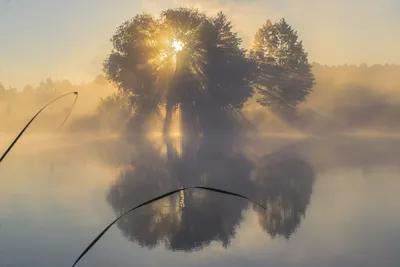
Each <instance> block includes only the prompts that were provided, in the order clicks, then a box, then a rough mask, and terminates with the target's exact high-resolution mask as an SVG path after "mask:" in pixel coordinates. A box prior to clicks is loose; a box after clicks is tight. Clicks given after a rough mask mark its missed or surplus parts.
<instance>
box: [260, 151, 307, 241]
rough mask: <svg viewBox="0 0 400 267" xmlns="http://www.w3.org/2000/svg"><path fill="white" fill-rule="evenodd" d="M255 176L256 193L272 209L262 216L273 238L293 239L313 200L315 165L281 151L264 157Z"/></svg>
mask: <svg viewBox="0 0 400 267" xmlns="http://www.w3.org/2000/svg"><path fill="white" fill-rule="evenodd" d="M255 178H256V192H255V194H256V196H257V198H258V200H259V201H261V204H262V205H264V206H265V207H266V208H267V210H268V211H267V212H266V214H264V215H263V216H260V217H259V221H260V224H261V226H262V227H263V228H264V230H265V231H266V232H267V233H269V234H270V235H271V236H272V237H276V236H284V237H285V238H290V236H291V235H292V234H293V232H294V231H295V230H296V228H297V227H298V226H299V225H300V222H301V220H302V218H303V217H304V216H305V212H306V208H307V205H308V204H309V201H310V196H311V193H312V185H313V182H314V179H315V178H314V171H313V169H312V167H311V166H310V165H309V164H308V163H307V162H306V161H304V160H303V159H301V158H299V157H297V156H294V155H292V154H286V153H281V154H279V153H278V154H273V155H268V156H265V157H263V158H262V159H261V160H260V162H259V166H258V168H257V171H256V177H255Z"/></svg>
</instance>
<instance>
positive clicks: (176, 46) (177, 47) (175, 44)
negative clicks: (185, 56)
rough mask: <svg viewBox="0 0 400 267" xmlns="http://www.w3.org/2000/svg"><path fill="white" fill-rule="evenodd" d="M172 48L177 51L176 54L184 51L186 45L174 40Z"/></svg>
mask: <svg viewBox="0 0 400 267" xmlns="http://www.w3.org/2000/svg"><path fill="white" fill-rule="evenodd" d="M172 47H173V48H174V49H175V52H179V51H182V49H183V48H184V47H185V44H184V43H182V42H181V41H178V40H173V42H172Z"/></svg>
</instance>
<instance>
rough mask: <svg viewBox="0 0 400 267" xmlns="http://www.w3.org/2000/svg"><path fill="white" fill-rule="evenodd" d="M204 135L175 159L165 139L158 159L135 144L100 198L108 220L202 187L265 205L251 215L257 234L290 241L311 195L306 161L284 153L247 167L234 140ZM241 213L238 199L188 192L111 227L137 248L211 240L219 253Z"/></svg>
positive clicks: (195, 246) (193, 245)
mask: <svg viewBox="0 0 400 267" xmlns="http://www.w3.org/2000/svg"><path fill="white" fill-rule="evenodd" d="M214 129H215V128H214ZM188 132H189V131H188ZM205 132H206V135H204V136H202V137H199V136H198V135H194V136H189V137H187V138H188V139H189V140H190V141H191V142H192V143H195V144H196V146H193V145H186V146H185V148H183V149H182V150H183V151H182V153H178V151H177V150H176V149H174V146H173V144H172V141H171V139H165V140H164V141H165V142H167V145H166V147H167V153H166V157H163V156H162V155H161V154H160V153H159V151H158V150H157V149H156V148H155V147H154V146H151V145H150V143H149V141H146V139H144V138H143V139H140V140H137V143H136V145H135V146H134V147H135V151H136V155H137V156H136V157H133V160H132V162H131V164H129V165H128V166H125V167H123V168H122V169H121V172H120V173H119V175H118V177H117V178H116V181H115V183H114V184H113V185H112V186H111V188H110V191H109V194H108V201H109V203H110V205H111V206H112V207H113V209H114V211H115V212H116V214H117V215H121V214H122V213H124V212H125V211H127V210H128V209H130V208H131V207H132V206H134V205H135V204H138V203H141V202H144V201H146V200H149V199H151V198H154V197H156V196H158V195H161V194H163V193H165V192H168V191H171V190H174V189H177V188H179V187H181V186H185V187H188V186H194V185H200V186H209V187H215V188H221V189H224V190H228V191H232V192H236V193H239V194H243V195H246V196H249V197H250V198H252V199H254V200H256V201H257V202H259V203H260V204H262V205H264V206H266V207H267V209H268V211H267V212H261V211H260V210H259V209H256V208H254V209H255V210H256V211H257V212H258V217H259V223H260V225H261V227H262V228H263V229H264V230H265V231H266V232H267V233H268V234H269V235H270V236H271V237H272V238H274V237H276V236H283V237H285V238H287V239H288V238H290V236H291V235H292V234H293V233H294V231H295V230H296V228H297V227H298V226H299V225H300V223H301V221H302V219H303V218H304V216H305V212H306V208H307V206H308V204H309V201H310V196H311V193H312V186H313V182H314V171H313V169H312V167H311V166H310V165H309V164H308V162H307V161H306V160H305V159H303V158H302V157H301V156H300V154H299V153H296V152H295V149H293V148H291V149H282V150H280V151H278V152H275V153H272V154H270V155H266V156H264V157H262V158H261V159H260V160H259V161H257V162H256V163H253V162H252V161H250V160H249V159H248V158H247V157H246V156H245V155H244V154H242V153H240V152H237V151H236V150H235V146H234V143H235V142H234V140H235V138H234V137H231V138H228V137H229V135H227V134H226V133H223V134H218V133H216V132H213V134H210V133H209V131H205ZM183 143H185V140H183ZM183 145H184V144H183ZM252 174H253V175H254V176H252ZM248 207H249V205H248V203H247V202H245V201H243V200H241V199H235V198H233V197H230V196H221V195H219V194H217V193H214V192H208V191H202V190H196V189H193V190H189V191H185V192H184V193H181V194H177V195H173V196H171V197H168V198H167V199H165V200H162V201H158V202H156V203H154V204H152V205H147V206H145V207H142V208H141V209H140V210H138V211H137V212H134V213H133V214H131V215H128V216H126V217H124V218H123V219H121V220H120V221H119V222H118V224H117V226H118V228H119V229H120V230H121V231H122V233H123V235H124V236H125V237H126V238H128V239H129V240H130V241H132V242H136V243H138V244H139V245H140V246H143V247H148V248H153V247H155V246H158V245H164V246H165V247H166V248H167V249H169V250H172V251H186V252H189V251H194V250H201V249H203V248H205V247H206V246H209V245H210V244H211V242H213V241H214V242H218V243H220V244H221V245H222V246H223V247H225V248H226V247H228V246H229V244H230V242H231V240H232V238H234V237H235V232H236V229H237V227H238V226H239V225H240V223H241V221H242V213H243V211H244V210H245V209H247V208H248Z"/></svg>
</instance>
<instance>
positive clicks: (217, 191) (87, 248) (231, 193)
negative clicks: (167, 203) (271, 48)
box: [72, 186, 267, 267]
mask: <svg viewBox="0 0 400 267" xmlns="http://www.w3.org/2000/svg"><path fill="white" fill-rule="evenodd" d="M189 189H202V190H207V191H212V192H216V193H220V194H224V195H230V196H235V197H239V198H242V199H245V200H247V201H249V202H251V203H253V204H256V205H258V206H259V207H261V208H262V209H264V210H267V209H266V208H265V207H264V206H262V205H260V204H258V203H257V202H255V201H253V200H251V199H249V198H248V197H246V196H243V195H241V194H237V193H233V192H229V191H226V190H222V189H217V188H212V187H205V186H192V187H183V188H180V189H176V190H173V191H170V192H168V193H165V194H163V195H161V196H158V197H155V198H153V199H151V200H149V201H146V202H143V203H142V204H140V205H137V206H135V207H133V208H132V209H130V210H128V211H126V212H125V213H123V214H122V215H121V216H119V217H118V218H116V219H115V220H114V221H112V222H111V223H110V224H109V225H107V227H106V228H104V230H103V231H101V233H100V234H99V235H97V236H96V238H95V239H94V240H93V241H92V242H91V243H90V244H89V246H87V247H86V249H85V250H84V251H83V252H82V253H81V255H79V257H78V258H77V260H76V261H75V262H74V264H73V265H72V267H75V266H76V264H78V262H79V261H80V260H81V259H82V258H83V256H85V255H86V253H88V252H89V250H90V249H92V248H93V246H94V245H95V244H96V243H97V242H98V241H99V240H100V238H101V237H102V236H103V235H104V234H105V233H106V232H107V231H108V230H109V229H110V228H111V226H113V225H114V224H115V223H116V222H118V221H119V220H120V219H121V218H123V217H125V216H126V215H127V214H129V213H131V212H132V211H134V210H136V209H138V208H140V207H143V206H145V205H148V204H151V203H153V202H156V201H158V200H161V199H163V198H166V197H168V196H171V195H173V194H176V193H178V192H181V191H185V190H189Z"/></svg>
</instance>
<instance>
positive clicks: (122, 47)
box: [104, 8, 252, 116]
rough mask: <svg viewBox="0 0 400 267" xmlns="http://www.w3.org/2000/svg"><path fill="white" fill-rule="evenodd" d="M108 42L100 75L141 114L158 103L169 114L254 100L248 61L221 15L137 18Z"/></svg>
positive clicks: (174, 13)
mask: <svg viewBox="0 0 400 267" xmlns="http://www.w3.org/2000/svg"><path fill="white" fill-rule="evenodd" d="M111 40H112V43H113V49H112V51H111V54H110V55H109V56H108V58H107V59H106V60H105V62H104V71H105V73H106V75H107V77H108V78H109V79H110V80H111V81H112V82H114V83H115V84H116V85H117V86H118V87H119V88H120V90H121V91H123V92H129V93H131V94H132V95H133V98H132V99H133V101H134V103H135V105H136V106H137V109H138V110H140V111H144V112H145V113H150V112H154V111H155V110H156V109H158V108H159V107H160V106H161V105H162V104H166V105H167V113H168V112H169V110H170V109H173V108H175V107H177V106H179V105H192V106H196V107H197V108H196V109H197V112H201V109H204V108H207V107H208V106H209V105H215V106H217V107H218V108H227V107H230V108H235V109H240V108H241V107H242V106H243V103H244V102H245V101H246V100H247V99H248V97H250V96H251V95H252V87H251V86H250V63H249V60H248V59H247V58H246V53H245V50H243V49H241V48H240V43H241V39H240V38H239V37H238V36H237V34H236V33H235V32H233V31H232V24H231V23H230V22H229V21H228V20H227V19H226V17H225V15H223V14H222V13H219V14H218V15H217V16H216V17H208V16H206V15H205V14H203V13H201V12H199V11H198V10H196V9H187V8H178V9H168V10H166V11H164V12H162V13H161V15H160V17H159V18H154V17H152V16H151V15H148V14H140V15H137V16H136V17H134V18H133V19H131V20H129V21H126V22H125V23H123V24H122V25H121V26H120V27H119V28H118V30H117V32H116V33H115V34H114V36H113V37H112V39H111ZM176 42H179V43H181V46H182V47H181V49H175V48H174V44H175V43H176ZM167 116H168V115H167Z"/></svg>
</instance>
